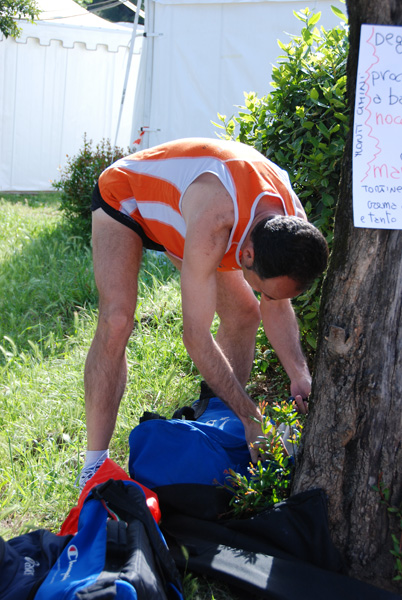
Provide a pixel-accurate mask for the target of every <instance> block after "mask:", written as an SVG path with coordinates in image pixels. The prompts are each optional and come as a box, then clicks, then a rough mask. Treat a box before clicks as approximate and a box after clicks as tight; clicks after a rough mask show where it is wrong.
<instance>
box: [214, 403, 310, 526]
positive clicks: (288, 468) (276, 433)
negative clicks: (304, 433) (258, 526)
mask: <svg viewBox="0 0 402 600" xmlns="http://www.w3.org/2000/svg"><path fill="white" fill-rule="evenodd" d="M260 410H261V414H262V415H263V422H262V433H263V434H264V436H265V438H263V437H262V436H261V438H259V439H258V440H256V443H257V442H258V443H259V444H260V448H261V451H262V452H264V454H265V458H266V460H264V462H261V461H260V460H258V461H257V464H256V465H253V464H252V463H250V466H249V468H248V475H241V474H240V473H236V472H235V471H233V470H232V469H229V472H228V476H227V478H226V483H225V484H224V486H223V487H224V488H225V489H227V490H228V491H229V492H231V494H232V498H231V500H230V507H231V508H230V510H231V515H232V516H233V517H239V518H242V517H248V516H251V515H253V514H256V513H258V512H260V511H261V510H264V509H266V508H268V507H270V506H273V505H274V504H276V503H277V502H281V501H282V500H285V498H287V497H288V496H289V492H290V485H291V477H292V474H293V470H294V461H293V460H291V458H290V457H289V456H288V455H287V452H286V451H284V446H283V441H282V438H283V433H282V432H281V431H280V426H281V425H285V426H288V427H289V432H290V433H289V438H288V440H286V441H290V442H291V443H292V444H293V445H294V447H296V446H297V444H298V442H299V439H300V435H301V430H302V426H303V423H302V421H303V419H304V418H305V417H303V416H302V415H299V414H298V413H297V412H296V410H295V409H294V407H293V406H292V404H290V403H287V402H282V403H281V404H279V403H274V404H272V405H269V404H268V403H266V402H262V403H260ZM273 422H274V423H275V426H274V425H273Z"/></svg>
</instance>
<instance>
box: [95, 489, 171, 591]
mask: <svg viewBox="0 0 402 600" xmlns="http://www.w3.org/2000/svg"><path fill="white" fill-rule="evenodd" d="M91 496H92V497H93V498H95V499H97V500H101V501H102V500H104V501H105V502H106V503H107V505H108V507H109V508H111V509H112V510H113V511H114V512H116V514H117V515H118V516H119V517H120V518H123V519H124V518H127V517H128V516H131V517H133V518H134V519H138V520H139V521H140V522H141V523H142V524H143V525H144V527H145V529H146V532H147V534H148V537H149V541H150V544H151V547H152V550H153V552H154V553H155V557H156V559H157V560H158V563H159V565H160V568H161V571H162V574H163V576H164V578H165V580H166V581H170V582H173V583H174V584H175V585H176V587H178V589H180V587H181V578H180V575H179V572H178V570H177V567H176V563H175V562H174V560H173V558H172V556H171V554H170V551H169V549H168V547H167V544H166V542H165V539H164V537H163V535H162V532H161V531H160V529H159V527H158V525H157V524H156V523H155V520H154V518H153V517H152V515H151V513H150V511H149V508H148V507H147V505H146V502H145V496H144V492H143V491H142V490H141V488H140V487H139V486H137V485H136V484H135V483H131V482H127V481H126V482H123V481H116V480H114V479H109V480H108V481H106V482H105V483H103V484H101V485H99V486H96V487H95V488H94V489H93V490H92V492H91ZM88 500H89V498H88ZM111 528H112V529H111V534H112V536H113V538H112V539H111V544H112V545H115V544H116V540H118V536H119V535H124V533H123V530H124V527H123V526H120V529H119V526H117V529H116V526H113V525H112V526H111ZM117 543H119V542H117Z"/></svg>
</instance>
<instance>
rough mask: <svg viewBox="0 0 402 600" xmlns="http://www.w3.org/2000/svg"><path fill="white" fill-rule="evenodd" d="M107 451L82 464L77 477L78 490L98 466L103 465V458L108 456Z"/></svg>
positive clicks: (81, 488) (82, 487)
mask: <svg viewBox="0 0 402 600" xmlns="http://www.w3.org/2000/svg"><path fill="white" fill-rule="evenodd" d="M108 456H109V452H108V451H107V450H105V452H103V453H102V454H101V455H100V456H99V457H98V458H97V460H96V462H93V463H89V464H86V463H85V465H84V466H83V468H82V471H81V473H80V475H79V477H78V478H77V479H78V488H79V490H80V492H82V490H83V489H84V487H85V485H86V484H87V482H88V481H89V480H90V479H91V477H93V476H94V475H95V473H96V472H97V470H98V469H99V467H101V466H102V465H103V463H104V462H105V460H106V459H107V458H108Z"/></svg>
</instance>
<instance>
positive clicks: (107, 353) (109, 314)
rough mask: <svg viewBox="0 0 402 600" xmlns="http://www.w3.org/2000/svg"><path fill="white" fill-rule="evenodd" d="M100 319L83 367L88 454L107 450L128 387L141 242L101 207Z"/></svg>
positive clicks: (97, 217) (95, 237)
mask: <svg viewBox="0 0 402 600" xmlns="http://www.w3.org/2000/svg"><path fill="white" fill-rule="evenodd" d="M92 241H93V260H94V272H95V281H96V285H97V288H98V291H99V317H98V326H97V330H96V333H95V337H94V339H93V341H92V345H91V348H90V350H89V353H88V357H87V360H86V365H85V378H84V380H85V408H86V421H87V444H88V446H87V447H88V450H90V451H100V450H106V449H107V448H108V447H109V442H110V439H111V437H112V434H113V431H114V427H115V423H116V418H117V413H118V409H119V405H120V401H121V398H122V396H123V393H124V389H125V386H126V375H127V364H126V354H125V349H126V345H127V341H128V338H129V337H130V334H131V332H132V329H133V322H134V312H135V307H136V302H137V279H138V272H139V269H140V264H141V258H142V240H141V238H140V237H139V236H138V235H137V234H136V233H134V232H133V231H132V230H131V229H129V228H128V227H126V226H125V225H122V224H121V223H119V222H117V221H115V220H114V219H112V218H111V217H110V216H109V215H107V214H106V213H105V212H104V211H103V210H102V209H98V210H96V211H95V212H94V213H93V227H92Z"/></svg>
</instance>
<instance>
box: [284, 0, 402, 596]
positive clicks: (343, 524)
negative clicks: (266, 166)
mask: <svg viewBox="0 0 402 600" xmlns="http://www.w3.org/2000/svg"><path fill="white" fill-rule="evenodd" d="M347 8H348V16H349V24H350V54H349V58H348V99H349V105H350V107H351V111H352V115H351V120H352V122H351V128H350V135H349V138H348V140H347V143H346V148H345V155H344V161H343V172H342V178H341V182H340V195H339V202H338V208H337V215H336V225H335V236H334V245H333V251H332V256H331V261H330V266H329V269H328V274H327V277H326V280H325V282H324V286H323V295H322V302H321V314H320V326H319V339H318V348H317V354H316V362H315V368H314V373H315V375H314V383H313V390H312V402H311V410H310V415H309V417H308V420H307V424H306V427H305V430H304V433H303V439H302V443H301V448H300V453H299V460H298V464H297V469H296V474H295V479H294V484H293V490H292V491H293V493H297V492H300V491H302V490H306V489H311V488H315V487H319V488H323V489H324V490H326V492H327V494H328V507H329V518H330V528H331V533H332V536H333V540H334V542H335V544H336V546H337V547H338V548H339V550H340V551H341V554H342V556H343V558H344V560H345V563H346V565H347V572H348V574H349V575H352V576H354V577H357V578H359V579H361V580H364V581H367V582H369V583H372V584H374V585H378V586H380V587H383V588H385V589H389V590H393V591H395V592H399V593H401V591H402V586H401V583H400V582H393V581H392V578H393V576H394V575H395V574H396V573H395V557H393V556H392V555H391V553H390V550H391V549H392V539H391V534H392V533H393V534H395V535H396V536H397V537H398V539H400V538H401V533H402V532H401V530H400V528H399V527H398V523H397V522H396V521H397V520H396V519H395V517H393V516H392V514H390V513H389V511H388V510H387V507H386V506H385V505H384V503H383V502H381V496H380V493H379V492H378V491H376V490H375V489H374V486H378V484H379V482H380V481H382V484H383V485H384V486H385V487H386V488H387V489H388V490H389V491H390V500H389V501H390V504H392V505H393V506H401V505H402V504H401V503H402V448H401V439H402V232H401V231H389V230H374V229H357V228H354V226H353V215H352V132H353V106H354V96H355V85H356V71H357V60H358V48H359V38H360V25H361V24H362V23H372V24H393V25H401V24H402V2H400V0H381V1H380V2H379V1H378V0H347ZM401 35H402V32H401ZM401 65H402V57H401ZM401 70H402V69H401ZM395 133H396V132H395Z"/></svg>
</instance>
